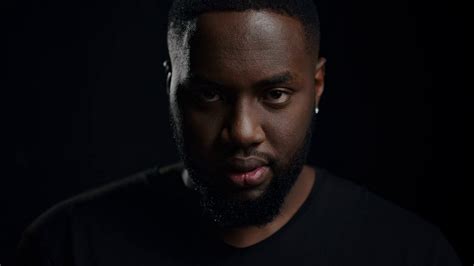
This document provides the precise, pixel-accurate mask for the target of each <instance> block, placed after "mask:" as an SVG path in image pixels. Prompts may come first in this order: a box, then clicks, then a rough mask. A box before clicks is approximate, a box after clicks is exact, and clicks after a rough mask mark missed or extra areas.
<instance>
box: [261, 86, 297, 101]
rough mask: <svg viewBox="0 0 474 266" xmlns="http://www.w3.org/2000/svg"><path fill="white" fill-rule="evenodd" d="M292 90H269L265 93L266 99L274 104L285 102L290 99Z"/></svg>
mask: <svg viewBox="0 0 474 266" xmlns="http://www.w3.org/2000/svg"><path fill="white" fill-rule="evenodd" d="M290 97H291V95H290V92H289V91H287V90H282V89H273V90H269V91H267V92H266V94H265V99H264V100H265V101H266V102H268V103H272V104H283V103H286V102H287V101H289V100H290Z"/></svg>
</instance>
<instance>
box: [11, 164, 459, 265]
mask: <svg viewBox="0 0 474 266" xmlns="http://www.w3.org/2000/svg"><path fill="white" fill-rule="evenodd" d="M181 171H182V166H180V165H175V166H172V167H167V168H161V169H158V168H154V169H150V170H146V171H144V172H141V173H139V174H137V175H134V176H132V177H129V178H126V179H123V180H121V181H119V182H116V183H114V184H110V185H107V186H105V187H103V188H100V189H97V190H94V191H92V192H88V193H84V194H82V195H79V196H77V197H74V198H72V199H70V200H68V201H65V202H63V203H60V204H58V205H57V206H55V207H53V208H52V209H51V210H49V211H48V212H46V213H45V214H43V215H42V216H41V217H39V218H38V219H37V220H36V221H35V222H34V223H33V224H32V225H31V226H30V227H28V229H27V230H26V231H25V234H24V236H23V240H22V241H21V243H20V248H19V263H20V265H75V266H83V265H97V266H101V265H110V266H120V265H134V266H137V265H143V266H146V265H154V266H157V265H258V266H262V265H319V266H325V265H350V266H354V265H364V266H367V265H377V266H380V265H446V266H448V265H449V266H456V265H461V263H460V261H459V259H458V257H457V255H456V254H455V251H454V250H453V248H452V246H451V245H450V244H449V243H448V241H447V240H446V239H445V238H444V237H443V235H442V234H441V233H440V231H439V229H438V228H437V227H436V226H434V225H432V224H429V223H427V222H425V221H423V220H422V219H420V218H419V217H418V216H417V215H415V214H413V213H411V212H409V211H406V210H404V209H402V208H400V207H398V206H396V205H394V204H392V203H390V202H387V201H386V200H384V199H382V198H380V197H379V196H377V195H375V194H374V193H372V192H370V191H369V190H367V189H366V188H365V187H363V186H360V185H357V184H355V183H353V182H351V181H348V180H346V179H342V178H339V177H337V176H335V175H333V174H331V173H330V172H329V171H327V170H325V169H322V168H319V167H316V173H317V174H316V181H315V185H314V186H313V188H312V190H311V193H310V195H309V197H308V198H307V200H306V201H305V202H304V204H303V205H302V206H301V208H300V209H299V210H298V211H297V213H296V214H295V215H294V217H292V219H290V221H289V222H288V223H287V224H285V225H284V226H283V227H282V228H281V229H280V230H278V231H277V232H276V233H274V234H273V235H271V236H270V237H268V238H266V239H264V240H263V241H260V242H258V243H256V244H254V245H252V246H249V247H246V248H236V247H233V246H231V245H228V244H226V243H225V242H223V241H222V240H220V239H219V238H218V237H217V235H216V234H215V233H212V232H213V231H212V230H210V227H209V226H208V224H209V223H208V222H207V219H206V218H205V216H204V215H202V212H201V210H200V207H199V197H198V195H197V194H196V192H194V191H192V190H190V189H188V188H187V187H185V186H184V183H183V180H182V178H181Z"/></svg>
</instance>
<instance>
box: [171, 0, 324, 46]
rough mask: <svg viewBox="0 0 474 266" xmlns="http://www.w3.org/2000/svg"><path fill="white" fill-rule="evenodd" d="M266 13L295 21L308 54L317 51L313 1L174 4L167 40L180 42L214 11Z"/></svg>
mask: <svg viewBox="0 0 474 266" xmlns="http://www.w3.org/2000/svg"><path fill="white" fill-rule="evenodd" d="M246 10H257V11H259V10H269V11H272V12H275V13H278V14H283V15H287V16H290V17H293V18H296V19H298V20H299V21H300V22H301V24H302V25H303V29H304V32H305V35H306V39H307V41H308V48H309V49H310V50H311V52H315V51H319V41H320V23H319V14H318V11H317V8H316V4H315V3H314V2H313V1H312V0H174V1H173V4H172V5H171V8H170V11H169V15H168V39H170V38H182V37H183V36H184V35H186V32H187V30H188V27H189V25H190V24H191V23H192V22H193V21H194V20H195V19H196V18H197V17H198V16H199V15H201V14H203V13H207V12H213V11H246Z"/></svg>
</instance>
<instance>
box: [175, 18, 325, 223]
mask: <svg viewBox="0 0 474 266" xmlns="http://www.w3.org/2000/svg"><path fill="white" fill-rule="evenodd" d="M195 26H196V28H195V31H194V32H193V33H192V37H191V38H190V39H189V41H188V42H186V45H184V46H183V47H180V48H177V49H178V51H180V49H182V50H181V53H180V54H181V56H180V58H179V60H176V59H175V60H173V62H172V75H171V77H170V80H169V89H170V104H171V105H170V107H171V114H172V122H173V128H174V130H175V137H176V139H177V141H178V146H179V150H180V153H181V154H182V156H183V159H184V162H185V165H186V168H187V170H188V171H189V173H190V176H191V178H192V180H193V181H194V182H195V184H196V185H197V186H198V188H199V191H200V192H201V194H202V195H203V202H204V206H205V208H207V209H208V211H209V212H210V213H211V214H212V215H213V217H212V218H213V219H214V220H215V221H216V222H218V223H220V224H221V225H223V226H242V225H249V224H257V225H258V224H264V223H268V222H269V221H271V219H273V218H274V216H276V215H277V213H278V210H279V209H280V207H281V204H282V202H283V199H284V197H285V196H286V194H287V193H288V191H289V190H290V188H291V187H292V185H293V184H294V182H295V180H296V178H297V176H298V174H299V173H300V172H301V169H302V166H303V164H304V161H305V157H306V152H307V148H308V146H309V139H310V135H311V134H310V128H311V121H312V115H313V110H314V107H315V106H316V104H317V101H318V100H319V96H320V94H321V93H322V85H323V84H322V83H323V81H322V78H320V79H318V78H317V76H318V73H319V75H320V76H321V77H322V73H321V72H322V71H323V67H319V68H318V67H317V64H316V63H317V62H316V61H317V60H316V59H315V58H313V57H314V54H316V53H309V52H308V48H307V47H308V45H307V40H306V38H305V35H304V31H303V27H302V25H301V24H300V22H299V21H298V20H296V19H294V18H291V17H288V16H284V15H280V14H276V13H273V12H263V11H246V12H212V13H205V14H203V15H201V16H200V17H199V18H198V19H197V22H196V25H195ZM253 216H258V217H253Z"/></svg>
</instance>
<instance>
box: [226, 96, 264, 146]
mask: <svg viewBox="0 0 474 266" xmlns="http://www.w3.org/2000/svg"><path fill="white" fill-rule="evenodd" d="M222 138H223V140H224V142H227V143H229V144H233V145H235V146H239V147H249V146H255V145H258V144H260V143H262V142H263V141H264V140H265V133H264V131H263V129H262V125H261V121H260V116H259V115H258V113H257V111H256V110H255V109H254V108H253V107H252V104H251V103H245V102H241V103H238V104H236V106H235V107H234V108H232V111H231V112H230V115H229V118H228V121H227V123H226V126H225V127H224V129H223V131H222Z"/></svg>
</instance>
